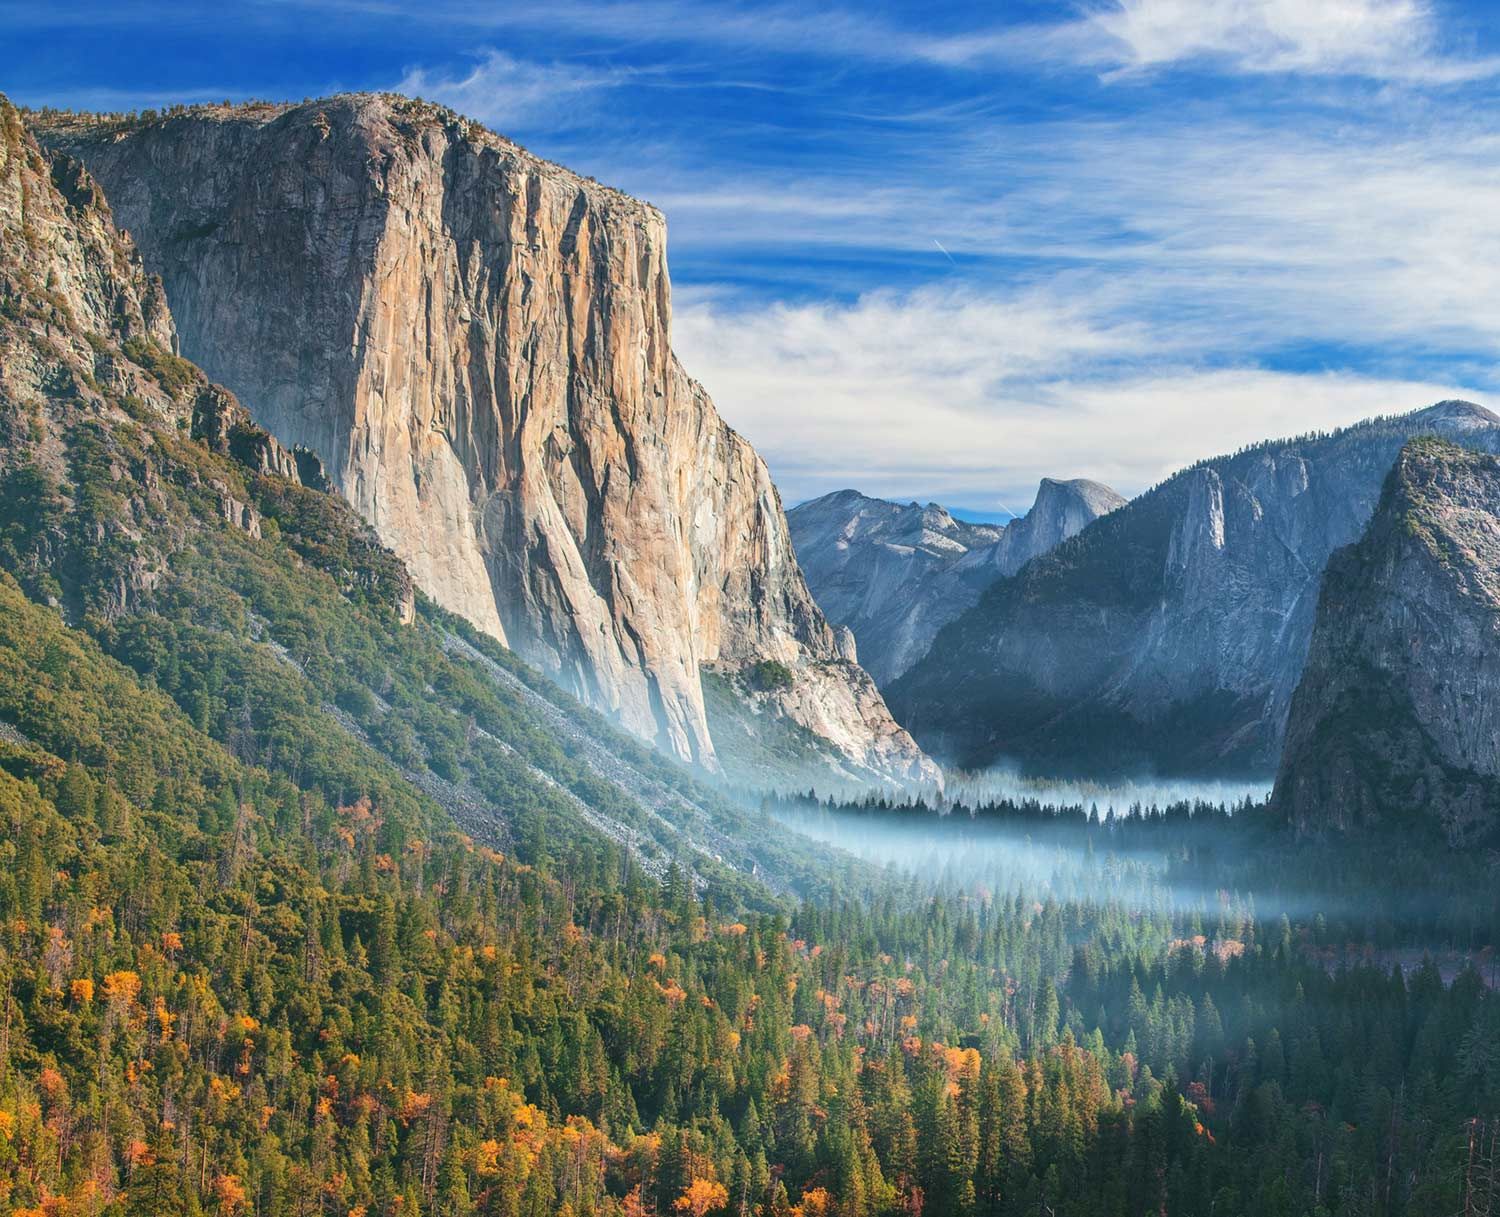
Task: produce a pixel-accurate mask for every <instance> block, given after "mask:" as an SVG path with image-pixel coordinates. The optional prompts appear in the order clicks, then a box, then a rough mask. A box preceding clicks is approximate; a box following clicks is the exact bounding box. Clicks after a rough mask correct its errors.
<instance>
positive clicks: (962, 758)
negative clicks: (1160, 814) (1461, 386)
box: [886, 402, 1500, 777]
mask: <svg viewBox="0 0 1500 1217" xmlns="http://www.w3.org/2000/svg"><path fill="white" fill-rule="evenodd" d="M1425 434H1437V435H1442V436H1445V437H1448V438H1450V439H1454V440H1457V441H1458V442H1460V443H1463V444H1464V445H1466V446H1469V447H1474V448H1477V449H1482V450H1487V451H1497V450H1500V419H1497V418H1496V417H1495V416H1494V415H1493V414H1491V413H1490V412H1489V411H1487V410H1484V409H1482V408H1480V407H1478V406H1474V405H1471V404H1468V403H1465V402H1444V403H1442V404H1440V405H1437V406H1433V407H1430V408H1429V409H1426V410H1420V411H1417V412H1415V413H1412V414H1407V415H1402V416H1399V417H1394V418H1386V419H1379V420H1373V421H1371V422H1367V423H1361V424H1359V425H1357V426H1353V427H1350V428H1347V429H1345V430H1343V431H1340V432H1336V433H1333V434H1329V435H1316V436H1310V437H1304V438H1301V439H1296V440H1288V441H1280V442H1274V443H1268V444H1263V445H1260V446H1258V447H1255V448H1252V449H1248V450H1246V451H1243V452H1240V453H1236V454H1235V455H1233V456H1226V457H1220V458H1217V459H1214V460H1211V461H1205V462H1203V463H1202V464H1200V465H1197V466H1195V467H1193V468H1191V469H1188V470H1185V471H1183V472H1182V473H1179V474H1177V475H1176V476H1175V477H1172V478H1170V479H1168V480H1167V481H1166V482H1164V483H1162V484H1161V485H1160V486H1158V487H1156V488H1155V489H1153V490H1151V491H1149V492H1148V493H1146V494H1143V495H1141V496H1140V497H1139V498H1136V499H1134V500H1132V501H1131V502H1130V503H1129V504H1127V505H1126V506H1124V507H1121V508H1119V509H1118V510H1116V511H1113V512H1111V513H1110V514H1109V515H1107V516H1105V517H1103V518H1102V519H1100V520H1099V521H1097V522H1096V523H1094V524H1092V525H1090V526H1089V527H1087V528H1085V529H1084V530H1083V531H1082V532H1081V533H1080V534H1079V535H1078V536H1076V537H1074V538H1073V539H1071V540H1069V541H1066V542H1064V543H1063V544H1061V545H1059V546H1058V547H1057V548H1056V549H1055V550H1054V551H1053V552H1052V553H1050V554H1048V555H1045V556H1044V557H1041V558H1039V559H1037V560H1035V561H1033V562H1031V563H1029V564H1028V565H1027V566H1025V567H1024V568H1022V569H1021V570H1020V571H1019V572H1018V573H1017V574H1015V575H1014V576H1012V577H1010V578H1006V579H1002V580H1000V581H999V582H997V583H996V584H994V585H993V586H992V587H991V588H990V589H989V591H988V592H987V593H986V594H985V595H984V597H983V598H982V599H981V600H980V602H979V604H977V605H976V606H975V607H974V608H973V609H971V610H969V612H967V613H966V614H964V615H963V616H962V617H960V618H959V619H958V620H957V621H955V622H953V624H952V625H950V626H948V627H947V628H946V629H944V630H943V631H942V632H941V633H939V635H938V637H937V638H936V640H935V641H934V643H933V645H932V648H931V650H930V651H929V652H928V654H927V656H926V657H925V658H924V659H923V660H922V661H921V662H920V663H918V664H917V665H915V666H914V667H913V668H912V669H911V670H910V671H909V672H908V673H907V674H906V675H905V676H904V677H902V678H901V679H900V680H899V681H897V682H895V683H894V684H893V685H891V686H889V687H888V688H887V689H886V694H887V696H888V698H889V699H890V703H891V705H892V707H893V708H894V709H895V711H896V713H897V714H898V715H899V716H900V718H901V721H902V722H903V723H905V724H906V725H907V727H909V728H910V729H911V730H912V732H913V733H914V734H915V735H916V737H917V739H918V740H919V741H920V742H921V743H922V744H923V745H924V746H925V747H927V748H928V749H929V750H930V751H932V752H933V753H934V755H944V756H947V757H948V758H949V759H951V760H953V761H955V762H957V763H959V764H962V765H965V766H968V767H980V766H985V765H989V764H991V763H993V762H995V761H997V760H1000V759H1002V758H1003V759H1006V760H1014V761H1018V762H1020V763H1021V764H1023V765H1025V766H1028V767H1030V768H1032V769H1035V770H1041V771H1052V772H1057V771H1068V770H1080V769H1087V770H1088V771H1090V772H1093V773H1103V772H1120V771H1132V770H1134V771H1139V770H1140V769H1141V768H1151V769H1154V770H1156V771H1157V772H1164V773H1179V774H1181V773H1186V774H1193V773H1204V772H1217V773H1238V774H1247V775H1248V774H1253V775H1264V776H1267V777H1269V776H1271V775H1273V774H1274V773H1275V772H1276V766H1277V763H1278V760H1279V758H1280V755H1281V744H1282V739H1283V736H1284V733H1285V729H1286V722H1287V713H1288V710H1289V708H1290V705H1291V698H1292V693H1293V691H1294V690H1295V688H1296V687H1297V682H1298V680H1299V679H1300V677H1301V675H1302V667H1303V662H1304V660H1305V659H1306V656H1307V646H1308V640H1309V638H1310V637H1311V635H1312V628H1313V618H1314V613H1315V609H1316V606H1317V598H1318V586H1319V582H1320V580H1321V578H1322V573H1323V568H1324V566H1325V565H1326V564H1327V562H1328V558H1329V556H1330V555H1331V554H1332V553H1333V551H1334V550H1336V549H1338V548H1339V547H1341V546H1343V545H1347V544H1349V543H1350V542H1352V541H1354V540H1356V539H1357V538H1358V537H1359V536H1360V535H1361V533H1362V532H1363V531H1364V529H1365V526H1366V525H1367V524H1368V523H1369V520H1370V517H1371V513H1372V512H1373V511H1374V508H1375V503H1376V501H1377V499H1378V498H1379V496H1380V490H1381V486H1382V484H1383V483H1384V481H1385V477H1386V475H1387V474H1388V473H1389V472H1390V470H1391V467H1392V465H1393V463H1394V462H1395V459H1396V456H1397V454H1398V453H1399V452H1400V450H1401V447H1402V445H1403V444H1404V443H1405V442H1406V441H1407V440H1408V439H1410V438H1411V437H1413V436H1420V435H1425Z"/></svg>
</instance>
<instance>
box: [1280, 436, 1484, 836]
mask: <svg viewBox="0 0 1500 1217" xmlns="http://www.w3.org/2000/svg"><path fill="white" fill-rule="evenodd" d="M1275 800H1276V803H1277V805H1278V807H1279V808H1280V809H1281V810H1282V811H1283V812H1284V813H1285V814H1286V815H1287V816H1288V817H1289V818H1291V819H1292V820H1293V821H1294V822H1295V823H1296V824H1297V825H1298V827H1299V828H1302V829H1304V830H1312V831H1319V830H1323V829H1327V828H1335V829H1349V828H1355V827H1368V826H1371V825H1373V824H1378V823H1381V822H1383V821H1386V822H1388V821H1390V820H1393V819H1396V820H1402V821H1405V822H1407V823H1412V822H1417V823H1421V822H1426V823H1429V824H1432V825H1435V826H1438V827H1440V828H1441V830H1442V832H1443V834H1444V835H1445V836H1446V837H1447V838H1448V839H1449V840H1450V841H1452V842H1453V843H1455V844H1463V843H1471V842H1474V841H1477V840H1481V839H1483V838H1486V837H1489V836H1492V835H1493V834H1494V833H1495V831H1496V829H1497V827H1500V460H1497V459H1496V458H1495V457H1494V456H1490V455H1487V454H1481V453H1476V452H1473V451H1471V450H1468V449H1464V448H1459V447H1455V446H1454V445H1452V444H1448V443H1443V442H1440V441H1437V440H1414V441H1413V442H1412V443H1410V444H1408V445H1407V446H1406V447H1405V448H1404V449H1403V450H1402V452H1401V456H1400V458H1399V459H1398V460H1397V462H1396V465H1395V468H1394V469H1392V471H1391V474H1390V477H1389V478H1388V479H1387V480H1386V485H1385V491H1384V493H1383V494H1382V495H1381V499H1380V504H1379V506H1378V508H1377V509H1376V512H1375V515H1374V517H1373V518H1372V519H1371V521H1370V526H1369V528H1368V529H1367V530H1366V532H1365V534H1364V536H1363V537H1362V538H1361V539H1360V540H1359V541H1358V542H1356V543H1355V544H1353V545H1349V546H1346V547H1345V548H1343V549H1341V550H1339V551H1338V552H1337V553H1335V554H1334V555H1333V558H1332V559H1331V560H1330V561H1329V563H1328V569H1327V571H1326V572H1325V574H1324V576H1323V587H1322V594H1321V597H1320V599H1319V602H1318V613H1317V621H1316V624H1315V625H1314V628H1313V634H1312V641H1311V644H1310V646H1309V649H1308V657H1307V665H1306V667H1305V669H1304V671H1303V674H1302V681H1301V683H1300V684H1299V685H1298V687H1297V692H1296V695H1295V696H1294V698H1293V699H1292V707H1291V715H1290V719H1289V721H1288V724H1287V735H1286V747H1285V750H1284V752H1283V755H1282V760H1281V770H1280V773H1279V775H1278V777H1277V781H1276V793H1275Z"/></svg>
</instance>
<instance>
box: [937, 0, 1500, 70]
mask: <svg viewBox="0 0 1500 1217" xmlns="http://www.w3.org/2000/svg"><path fill="white" fill-rule="evenodd" d="M1028 37H1029V38H1031V39H1033V40H1034V42H1035V47H1036V49H1038V50H1041V51H1043V52H1046V53H1050V54H1051V55H1052V56H1053V57H1062V58H1066V59H1070V60H1072V61H1074V62H1077V63H1081V64H1087V65H1091V66H1097V67H1099V68H1101V69H1102V70H1105V71H1106V72H1108V73H1110V74H1112V75H1113V76H1114V77H1115V78H1117V79H1128V78H1129V76H1130V75H1131V74H1133V73H1143V72H1147V71H1150V70H1153V69H1162V68H1166V67H1171V66H1177V65H1182V64H1198V65H1208V66H1213V67H1217V68H1220V69H1227V70H1229V71H1235V72H1243V73H1304V74H1308V75H1313V76H1364V77H1370V78H1373V79H1378V80H1395V81H1405V82H1413V83H1415V82H1420V83H1428V84H1452V83H1458V82H1463V81H1469V80H1475V79H1481V78H1484V77H1488V76H1493V75H1496V74H1497V73H1500V59H1496V58H1493V57H1471V56H1467V55H1465V54H1463V53H1461V52H1456V51H1454V50H1453V49H1452V48H1450V47H1448V46H1446V45H1445V44H1444V39H1443V37H1442V34H1441V26H1440V24H1439V21H1438V19H1437V14H1436V12H1435V11H1434V9H1433V7H1432V5H1431V4H1429V3H1426V0H1108V2H1107V3H1104V4H1100V5H1098V6H1096V7H1095V8H1093V9H1092V10H1091V11H1089V12H1088V13H1086V14H1085V15H1084V16H1083V17H1081V18H1079V19H1077V20H1075V21H1070V22H1063V23H1059V24H1056V25H1050V26H1033V27H1029V28H1027V29H1025V30H1019V31H1014V32H1012V34H1011V36H1010V37H1009V39H1007V40H1006V42H1005V43H1004V49H1006V50H1007V51H1012V52H1013V51H1015V50H1017V49H1019V48H1020V46H1022V45H1023V44H1024V42H1025V41H1026V39H1027V38H1028ZM991 49H993V50H999V49H1001V44H999V43H996V44H994V46H993V47H992V48H991ZM955 50H957V51H961V50H962V43H961V41H960V42H959V43H958V44H957V46H956V47H955ZM974 50H975V52H976V53H979V54H982V53H983V51H984V44H983V42H982V41H981V42H980V43H978V44H977V45H976V46H975V48H974Z"/></svg>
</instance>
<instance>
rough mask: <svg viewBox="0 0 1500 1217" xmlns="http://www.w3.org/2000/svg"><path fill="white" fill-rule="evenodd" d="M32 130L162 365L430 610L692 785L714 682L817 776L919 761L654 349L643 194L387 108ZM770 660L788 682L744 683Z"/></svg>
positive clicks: (189, 115) (759, 466) (658, 332)
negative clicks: (178, 353) (250, 437)
mask: <svg viewBox="0 0 1500 1217" xmlns="http://www.w3.org/2000/svg"><path fill="white" fill-rule="evenodd" d="M43 137H44V138H45V139H46V140H47V141H49V142H50V144H51V145H52V146H54V147H57V148H60V149H63V150H65V151H67V152H68V153H69V154H70V155H73V156H76V157H77V158H78V159H80V160H81V161H83V162H84V163H85V164H87V165H88V167H89V169H90V171H91V172H92V173H93V174H94V175H95V176H96V177H97V178H98V179H99V180H100V181H102V182H103V183H104V186H105V189H106V190H107V192H108V194H109V196H110V198H111V201H112V203H113V205H114V208H115V212H116V215H117V216H118V217H119V219H120V221H121V223H122V224H123V225H124V226H125V227H127V228H128V229H129V230H130V231H131V232H132V233H133V234H134V237H135V239H136V241H137V242H138V244H139V246H140V249H141V252H142V255H143V257H144V259H145V262H146V265H147V266H148V267H150V268H152V269H153V270H155V271H157V272H158V273H160V275H161V277H162V279H163V282H164V284H165V289H166V296H167V298H168V299H169V300H170V302H171V306H172V311H173V314H174V316H175V317H176V320H177V327H178V332H179V334H180V339H181V346H182V351H183V353H184V354H185V355H187V356H189V357H190V358H192V359H193V360H195V361H196V362H197V363H199V364H200V365H201V366H202V367H203V368H204V369H205V370H206V371H207V372H208V373H209V374H210V375H211V376H213V377H214V378H215V379H216V380H219V381H222V382H223V383H224V384H226V385H228V386H229V387H230V388H231V389H233V390H234V391H235V392H236V393H237V394H238V395H239V397H240V398H241V399H242V400H243V401H245V402H246V403H247V405H248V406H249V407H250V409H251V410H252V412H253V413H254V415H255V417H256V420H257V421H258V422H260V423H261V424H262V425H264V426H265V427H266V428H268V429H269V430H270V431H271V432H272V433H273V434H274V435H276V436H277V437H278V438H279V439H280V440H281V441H282V442H283V443H285V444H287V445H293V444H300V445H305V446H306V447H307V448H309V449H311V450H313V451H315V452H317V453H318V454H319V455H320V456H321V457H322V459H323V461H324V463H325V464H326V466H327V470H328V475H329V477H330V479H331V480H332V482H333V484H334V485H335V486H336V487H337V488H338V489H339V490H340V491H341V492H342V493H343V495H344V496H345V497H346V498H347V499H348V500H349V502H350V503H352V504H353V505H354V506H355V507H356V508H357V509H358V511H359V512H360V513H361V514H362V515H363V516H364V517H365V518H366V519H367V520H368V521H370V523H371V524H372V525H373V526H374V528H375V529H376V531H377V532H378V534H379V535H380V537H381V538H382V539H383V540H384V541H385V542H386V543H387V544H389V545H390V546H391V548H392V549H394V550H395V552H396V553H397V554H398V555H400V556H401V557H402V558H403V559H404V560H405V561H406V563H407V564H408V565H409V567H410V569H411V571H412V574H413V576H414V577H415V579H416V581H417V583H418V585H419V586H420V587H421V588H422V589H423V590H424V591H426V592H427V593H428V594H429V595H430V596H432V597H433V598H434V599H435V600H436V601H437V602H438V603H439V604H441V605H443V606H444V607H446V608H449V609H451V610H453V611H455V612H458V613H460V614H462V615H463V616H465V617H467V618H468V619H469V620H471V621H472V622H474V623H475V624H476V625H478V626H479V627H480V628H482V629H484V630H486V631H487V632H489V633H490V634H492V635H493V636H495V637H496V638H499V639H501V640H503V641H504V642H506V643H507V644H508V645H509V646H510V647H512V648H513V649H514V650H516V651H517V652H518V653H519V654H521V655H522V656H523V657H524V658H526V659H527V660H529V661H530V662H532V663H533V664H535V665H536V666H538V667H539V668H541V669H542V670H543V671H544V672H547V673H548V674H549V675H551V676H552V677H553V678H554V679H556V680H557V681H558V682H559V683H561V684H562V685H563V686H564V687H565V688H568V689H569V690H571V691H573V692H575V693H577V694H579V695H580V696H582V697H583V698H584V699H585V700H587V701H589V702H591V703H592V704H594V705H595V706H597V707H599V708H601V709H603V710H605V711H607V712H608V713H610V714H612V715H613V716H614V717H616V719H617V720H618V721H620V722H621V723H622V724H624V725H625V726H626V727H628V728H629V729H631V730H632V731H634V732H636V733H637V734H639V735H641V736H643V737H646V738H649V739H652V740H654V741H655V742H657V743H658V744H659V745H660V746H661V747H663V748H664V749H665V750H666V751H668V752H669V753H671V754H673V755H675V756H678V757H680V758H682V759H685V760H690V761H694V762H697V763H699V764H701V765H703V766H705V767H707V768H710V769H715V768H719V767H721V764H722V762H723V759H724V758H721V757H720V756H719V755H718V751H717V750H716V748H715V744H714V740H713V737H712V734H711V731H710V727H709V722H708V717H707V713H706V709H705V701H704V694H703V674H704V673H705V672H707V673H709V674H711V675H713V676H715V677H716V678H720V679H722V680H723V681H725V682H727V683H728V686H729V687H733V688H737V689H741V690H742V691H743V692H744V697H743V698H742V699H741V700H740V702H739V704H737V705H736V706H735V707H733V710H732V712H733V713H735V714H737V715H739V716H740V717H741V718H742V719H743V720H744V721H746V722H750V721H758V720H760V719H763V718H767V717H769V718H772V719H783V718H784V719H789V720H791V722H792V723H793V724H794V725H797V726H801V727H805V728H807V729H808V730H810V731H811V732H812V733H813V734H814V735H815V736H816V737H817V740H818V741H819V744H818V748H817V749H816V750H815V751H818V752H819V753H820V755H819V758H818V761H817V764H816V765H814V769H818V768H820V767H821V768H822V769H823V770H832V771H834V772H837V773H839V774H841V775H846V776H853V777H860V778H863V777H878V778H884V779H904V778H909V777H915V778H924V779H925V778H931V777H932V776H933V775H934V772H935V771H934V770H933V767H932V766H931V763H930V762H928V761H927V759H926V758H925V757H924V756H923V755H922V753H921V752H920V751H919V750H918V749H917V747H916V746H915V744H914V743H913V742H912V740H911V738H910V737H909V736H908V735H907V734H906V733H905V732H904V731H903V730H902V729H901V728H899V727H897V726H896V724H895V723H894V722H893V721H892V720H891V718H890V715H889V713H888V712H887V710H886V708H885V705H884V702H883V701H882V699H881V697H880V694H879V692H878V691H877V690H876V689H875V686H874V684H873V682H872V681H871V680H870V678H869V677H868V675H866V674H865V673H864V672H863V671H861V670H860V669H859V667H858V666H857V664H855V663H854V662H853V661H852V659H851V658H850V657H849V656H850V654H851V652H850V649H849V648H848V646H847V645H841V640H840V638H839V637H838V636H837V635H836V633H835V631H834V630H833V629H832V628H831V627H830V626H829V624H828V622H827V621H826V619H825V618H824V616H823V614H822V613H821V612H820V611H819V609H818V607H817V605H816V604H815V603H814V601H813V599H812V597H811V595H810V594H809V593H808V590H807V587H806V585H805V583H804V582H803V578H802V575H801V572H800V570H799V569H798V566H797V562H796V557H795V555H794V553H793V550H792V545H791V541H790V538H789V536H788V534H787V528H786V521H785V517H784V516H783V513H782V510H781V503H780V500H779V497H778V495H777V492H776V489H775V487H774V485H773V484H772V482H771V479H770V477H769V474H768V472H767V470H766V467H765V465H764V463H763V462H762V461H761V459H760V458H759V456H758V455H757V454H756V452H755V451H754V449H753V448H752V447H751V446H750V445H749V443H747V442H746V441H745V440H744V439H743V438H742V437H740V436H739V435H738V434H736V433H735V432H734V431H733V430H732V429H731V428H730V427H728V426H727V425H726V424H725V423H724V421H723V420H722V419H721V418H720V417H719V415H718V413H717V411H716V410H715V409H714V406H713V403H712V402H711V401H710V399H709V397H708V395H707V393H706V392H705V391H704V390H703V388H702V387H701V386H700V385H698V384H697V383H696V382H695V381H693V380H692V379H691V378H690V377H689V376H688V375H687V374H686V373H685V372H684V370H683V369H682V367H681V365H680V364H679V363H678V361H677V359H676V357H675V356H674V355H673V353H672V348H671V294H670V286H669V282H668V277H667V266H666V225H665V221H664V219H663V217H662V215H661V213H660V212H659V211H657V210H656V209H655V208H653V207H651V206H649V205H647V204H645V203H641V202H638V201H636V200H634V199H632V198H629V197H627V196H625V195H623V194H620V193H619V192H617V191H614V190H611V189H608V188H607V187H604V186H602V185H600V184H598V183H597V182H594V181H592V180H589V179H584V178H581V177H578V176H577V175H575V174H572V173H570V172H568V171H567V170H565V169H562V168H560V167H558V166H556V165H552V164H549V163H547V162H545V161H542V160H540V159H538V158H536V157H534V156H531V155H530V154H528V153H527V152H525V151H524V150H523V149H521V148H519V147H517V146H516V145H514V144H512V143H510V142H509V141H507V140H505V139H503V138H501V137H499V136H497V135H495V134H493V133H491V132H489V131H486V130H484V129H483V128H481V127H480V126H478V125H477V124H473V123H470V122H468V121H466V120H464V119H462V118H461V117H459V116H458V115H456V114H454V113H452V112H451V111H448V110H446V109H443V108H440V107H436V106H432V105H429V104H426V103H422V102H417V101H412V100H410V99H406V98H401V97H396V96H393V95H354V96H343V97H336V98H330V99H327V100H324V101H319V102H314V103H308V104H304V105H299V106H270V105H259V106H255V105H252V106H248V107H237V108H218V107H206V108H197V109H193V110H189V111H187V112H185V113H181V114H177V115H174V116H170V117H167V118H165V119H160V120H154V121H149V122H141V121H130V122H111V121H108V120H104V119H98V118H90V117H82V118H79V117H69V118H62V119H53V120H51V121H50V122H49V123H47V124H46V125H45V128H44V130H43ZM768 662H769V663H775V664H779V665H782V666H784V667H785V668H786V669H787V670H788V671H790V672H791V673H792V681H791V683H790V684H781V683H778V684H777V686H776V687H775V688H771V689H760V688H754V687H751V686H750V685H748V684H746V683H745V682H744V681H743V680H742V679H741V677H742V675H743V673H745V672H746V671H749V670H751V669H754V668H755V667H756V665H760V664H765V663H768ZM726 712H728V711H726Z"/></svg>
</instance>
